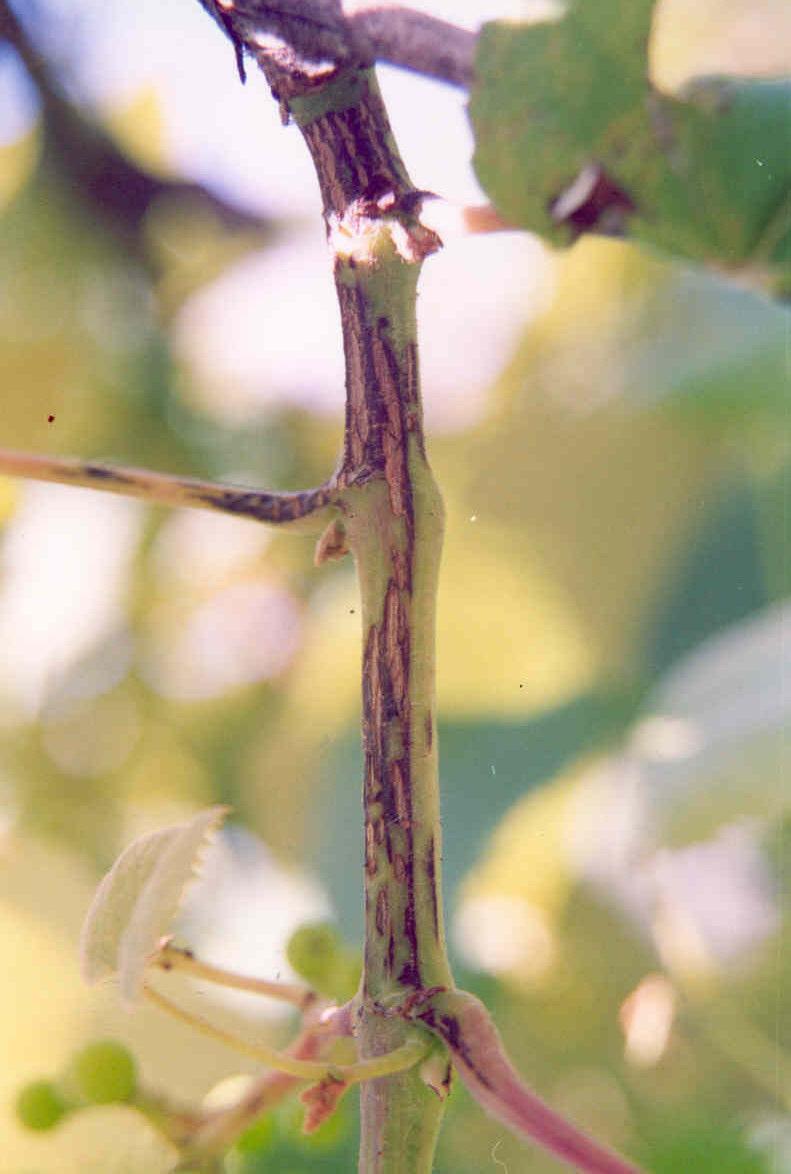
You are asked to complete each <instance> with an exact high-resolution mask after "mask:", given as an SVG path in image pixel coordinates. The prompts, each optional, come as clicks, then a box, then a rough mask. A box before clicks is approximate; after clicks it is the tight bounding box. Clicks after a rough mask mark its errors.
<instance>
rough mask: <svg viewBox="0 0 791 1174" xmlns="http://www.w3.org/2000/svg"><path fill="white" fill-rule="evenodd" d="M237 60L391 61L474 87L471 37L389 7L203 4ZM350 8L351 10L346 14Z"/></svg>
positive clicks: (293, 0)
mask: <svg viewBox="0 0 791 1174" xmlns="http://www.w3.org/2000/svg"><path fill="white" fill-rule="evenodd" d="M200 3H201V4H202V5H203V7H204V8H205V9H206V11H207V12H208V13H209V14H210V15H211V16H213V17H214V19H215V20H216V21H217V23H218V24H219V25H220V27H221V28H222V30H223V32H225V34H226V35H227V36H228V37H229V38H230V39H231V41H232V42H233V45H234V48H235V50H236V52H237V55H239V54H240V53H243V52H244V51H245V50H247V51H249V52H252V53H253V54H255V53H257V52H258V51H260V50H261V49H265V50H267V51H271V50H272V49H273V48H275V47H276V46H277V44H278V43H279V44H280V45H281V46H282V48H283V51H284V52H287V53H288V54H294V55H296V57H297V58H301V59H302V62H303V64H304V63H308V62H312V63H313V64H314V65H318V64H323V65H324V66H325V67H326V66H327V65H329V66H331V67H335V68H337V67H355V66H368V65H373V64H374V62H376V61H384V62H388V63H389V64H391V65H399V66H401V67H403V68H404V69H410V70H412V71H413V72H415V73H421V74H424V75H426V76H427V77H433V78H437V79H438V80H439V81H444V82H447V83H448V84H450V85H454V86H460V87H462V88H465V89H466V88H468V87H469V86H470V85H471V83H472V80H473V74H474V59H475V43H476V34H475V33H472V32H470V31H469V30H468V29H464V28H460V27H459V26H458V25H455V24H451V23H449V22H448V21H444V20H438V19H437V18H436V17H433V16H429V15H428V14H426V13H423V12H416V11H414V10H413V9H411V8H408V7H406V6H404V5H401V4H393V3H374V2H372V3H366V4H360V3H359V2H358V3H349V2H348V0H347V3H346V4H343V3H342V0H277V2H276V3H274V4H272V3H267V0H200ZM345 9H348V11H345Z"/></svg>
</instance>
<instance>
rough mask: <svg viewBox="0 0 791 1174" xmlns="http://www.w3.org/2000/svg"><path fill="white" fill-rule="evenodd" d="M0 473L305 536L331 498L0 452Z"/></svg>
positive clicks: (324, 515)
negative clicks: (209, 512)
mask: <svg viewBox="0 0 791 1174" xmlns="http://www.w3.org/2000/svg"><path fill="white" fill-rule="evenodd" d="M3 473H6V474H10V475H11V476H12V477H30V478H32V479H33V480H36V481H55V482H57V483H59V484H61V485H72V486H82V487H84V488H89V489H104V490H106V491H107V492H109V493H118V494H121V495H123V496H124V497H137V498H141V499H143V500H144V501H149V502H152V503H153V504H156V505H171V506H192V507H195V508H197V509H207V510H214V511H216V512H218V513H224V514H234V515H235V516H236V517H238V518H250V519H252V520H253V521H256V522H266V523H269V524H270V525H276V526H281V527H287V526H291V527H294V528H299V529H300V530H302V531H303V532H308V533H312V532H315V531H317V530H320V529H321V528H322V527H323V526H324V525H325V524H326V522H327V520H328V518H329V515H330V514H331V512H332V510H331V507H332V504H333V500H334V491H333V489H332V487H331V486H330V485H329V484H326V485H322V486H320V487H319V488H318V489H308V490H304V491H302V492H299V493H264V492H261V491H260V490H257V489H242V488H238V487H234V486H230V485H216V484H215V483H213V482H211V481H196V480H192V479H191V478H186V477H171V476H169V475H168V474H167V473H152V472H151V471H150V470H148V469H130V468H120V467H114V466H111V465H100V464H95V463H93V462H90V461H79V460H67V459H64V458H62V457H44V456H36V455H34V454H32V453H21V452H13V451H11V450H9V449H0V474H3Z"/></svg>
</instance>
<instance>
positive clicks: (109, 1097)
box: [16, 1040, 138, 1131]
mask: <svg viewBox="0 0 791 1174" xmlns="http://www.w3.org/2000/svg"><path fill="white" fill-rule="evenodd" d="M137 1088H138V1084H137V1065H136V1064H135V1060H134V1057H133V1056H132V1054H131V1052H130V1051H129V1049H128V1048H126V1047H125V1046H124V1045H123V1044H121V1043H118V1042H117V1041H116V1040H97V1041H96V1042H94V1043H90V1044H86V1046H85V1047H83V1048H80V1050H79V1051H78V1052H75V1054H74V1055H73V1056H72V1057H71V1059H70V1061H69V1063H68V1064H67V1065H66V1068H65V1070H64V1071H63V1073H62V1074H61V1075H60V1076H58V1077H56V1078H55V1079H52V1080H46V1079H45V1080H32V1081H31V1082H30V1083H29V1084H26V1085H25V1086H24V1087H23V1088H21V1089H20V1090H19V1093H18V1094H17V1099H16V1115H17V1118H18V1119H19V1121H20V1122H21V1124H22V1125H24V1126H25V1128H27V1129H35V1130H38V1131H43V1130H46V1129H54V1127H55V1126H56V1125H57V1124H58V1122H59V1121H60V1120H61V1119H62V1118H63V1117H65V1116H66V1114H67V1113H72V1112H74V1111H75V1110H76V1109H82V1108H86V1107H87V1106H88V1105H112V1104H125V1103H128V1102H130V1101H133V1100H134V1097H135V1094H136V1092H137Z"/></svg>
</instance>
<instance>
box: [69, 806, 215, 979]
mask: <svg viewBox="0 0 791 1174" xmlns="http://www.w3.org/2000/svg"><path fill="white" fill-rule="evenodd" d="M227 810H228V809H227V808H226V807H210V808H208V810H206V811H201V812H199V814H198V815H196V816H194V817H193V818H192V819H190V820H188V821H187V822H186V823H181V824H177V825H175V826H174V827H170V828H165V829H163V830H162V831H158V832H151V833H149V834H148V835H146V836H141V837H140V839H138V840H135V841H134V843H132V844H130V845H129V847H128V848H127V849H126V851H125V852H123V853H122V854H121V856H119V858H118V860H117V861H116V862H115V864H114V865H113V867H112V868H111V870H110V871H109V872H108V873H107V875H106V876H105V878H104V880H103V881H102V883H101V884H100V885H99V888H98V889H97V891H96V895H95V897H94V899H93V902H92V904H91V907H90V909H89V910H88V915H87V917H86V919H85V924H84V925H83V929H82V935H81V939H80V957H81V965H82V973H83V977H84V978H85V981H86V982H89V983H93V982H97V981H98V980H99V979H101V978H105V977H107V976H109V975H113V974H117V975H118V978H119V982H120V988H121V994H122V997H123V998H124V999H125V1000H126V1001H127V1002H134V1001H135V999H136V998H137V997H138V996H139V994H140V991H141V988H142V985H143V974H144V971H145V968H146V965H147V963H148V960H149V958H150V956H151V954H152V953H153V952H154V951H155V950H156V947H157V944H158V942H159V941H160V939H161V938H162V937H164V936H165V935H166V934H167V933H168V931H169V930H170V928H171V924H172V922H173V918H174V917H175V915H176V912H177V911H178V908H179V905H180V904H181V899H182V896H183V894H184V890H185V888H186V886H187V884H188V883H189V881H190V880H191V879H192V878H193V876H194V874H195V868H196V864H197V862H198V860H199V857H200V853H201V850H202V848H203V847H204V845H205V843H206V839H207V837H208V836H209V835H210V834H211V833H212V832H213V831H215V830H216V828H217V827H218V826H219V825H220V823H222V820H223V819H224V818H225V815H226V812H227Z"/></svg>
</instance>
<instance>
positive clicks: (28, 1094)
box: [16, 1080, 69, 1132]
mask: <svg viewBox="0 0 791 1174" xmlns="http://www.w3.org/2000/svg"><path fill="white" fill-rule="evenodd" d="M68 1110H69V1106H68V1105H67V1103H66V1101H65V1100H64V1099H63V1096H62V1095H61V1093H60V1090H59V1089H58V1086H57V1085H56V1084H53V1082H52V1081H51V1080H31V1082H30V1084H26V1085H25V1086H24V1087H23V1088H21V1089H20V1090H19V1092H18V1094H17V1098H16V1115H17V1118H18V1120H19V1121H20V1123H21V1124H22V1125H24V1126H25V1128H26V1129H35V1130H37V1131H42V1132H43V1131H44V1130H45V1129H54V1128H55V1126H56V1125H57V1124H58V1122H59V1121H60V1119H61V1117H63V1116H64V1115H65V1114H66V1113H67V1112H68Z"/></svg>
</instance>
